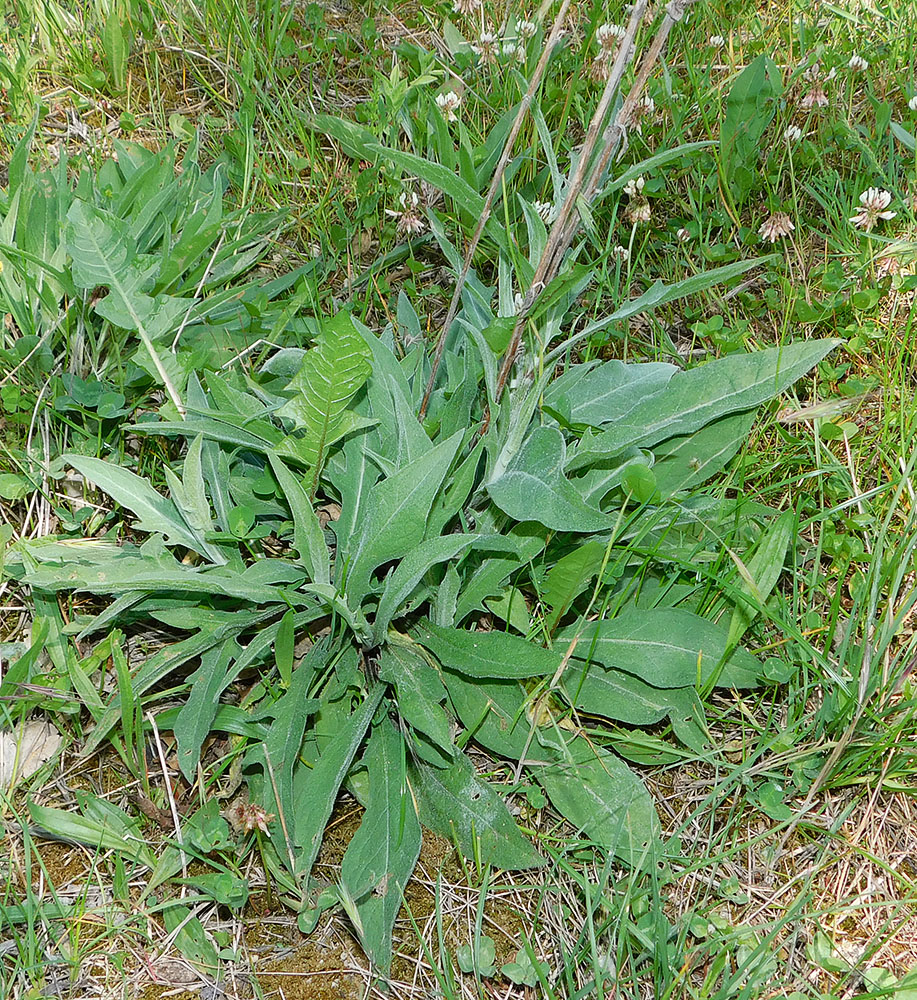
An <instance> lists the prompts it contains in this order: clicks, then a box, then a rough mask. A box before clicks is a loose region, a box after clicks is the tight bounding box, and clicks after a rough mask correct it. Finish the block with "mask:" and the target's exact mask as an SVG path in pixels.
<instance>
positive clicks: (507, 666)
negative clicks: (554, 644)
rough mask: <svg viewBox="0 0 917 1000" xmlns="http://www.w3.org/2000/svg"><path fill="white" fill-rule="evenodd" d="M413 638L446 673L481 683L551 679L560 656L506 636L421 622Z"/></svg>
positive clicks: (554, 652) (514, 637)
mask: <svg viewBox="0 0 917 1000" xmlns="http://www.w3.org/2000/svg"><path fill="white" fill-rule="evenodd" d="M413 634H414V636H415V637H416V639H417V641H418V642H421V643H422V644H423V645H424V646H426V648H427V649H429V650H430V652H431V653H433V655H434V656H435V657H436V658H437V659H438V660H439V662H440V663H441V664H442V665H443V667H444V668H445V669H447V670H457V671H459V672H460V673H463V674H466V675H467V676H469V677H476V678H479V679H481V680H485V681H486V680H496V679H498V678H513V677H515V678H526V677H543V676H546V675H548V676H553V674H554V672H555V671H556V670H557V668H558V666H560V660H561V654H560V653H558V652H556V651H552V650H550V649H543V648H542V647H541V646H536V645H535V643H533V642H529V641H528V640H527V639H522V638H520V637H519V636H515V635H509V634H508V633H507V632H467V631H465V629H459V628H442V627H441V626H439V625H434V624H433V623H432V622H430V621H424V622H421V623H420V624H419V625H417V626H416V627H415V628H414V629H413Z"/></svg>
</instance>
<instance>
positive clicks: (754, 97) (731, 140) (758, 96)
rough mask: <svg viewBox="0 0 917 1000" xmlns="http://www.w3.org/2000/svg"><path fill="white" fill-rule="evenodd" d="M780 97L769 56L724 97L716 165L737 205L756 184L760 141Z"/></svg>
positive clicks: (757, 61)
mask: <svg viewBox="0 0 917 1000" xmlns="http://www.w3.org/2000/svg"><path fill="white" fill-rule="evenodd" d="M782 93H783V81H782V80H781V78H780V69H779V67H778V66H777V64H776V63H775V62H774V61H773V59H771V58H770V57H769V56H766V55H760V56H758V58H757V59H754V60H752V61H751V62H750V63H749V64H748V65H747V66H746V67H745V69H743V70H742V72H741V73H740V74H739V75H738V77H737V78H736V80H735V82H734V83H733V85H732V87H731V89H730V91H729V93H728V94H727V95H726V117H725V119H724V121H723V125H722V128H721V129H720V164H721V167H722V171H723V177H724V178H726V179H727V181H728V183H729V185H730V187H731V189H732V196H733V198H735V200H736V202H737V203H738V204H740V205H741V204H742V202H743V201H744V200H745V198H746V197H747V196H748V194H749V192H750V191H751V190H752V189H753V188H754V186H755V184H756V182H757V180H758V177H757V165H758V157H759V156H760V155H761V138H762V136H763V135H764V133H765V131H766V130H767V127H768V125H770V123H771V121H772V119H773V117H774V115H775V114H776V112H777V99H778V98H779V97H780V95H781V94H782Z"/></svg>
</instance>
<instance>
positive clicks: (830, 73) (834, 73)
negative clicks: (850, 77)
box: [825, 66, 837, 83]
mask: <svg viewBox="0 0 917 1000" xmlns="http://www.w3.org/2000/svg"><path fill="white" fill-rule="evenodd" d="M836 76H837V66H832V67H831V69H829V70H828V75H827V76H826V77H825V83H830V82H831V81H832V80H833V79H834V78H835V77H836Z"/></svg>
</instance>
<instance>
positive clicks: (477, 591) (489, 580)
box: [455, 522, 546, 624]
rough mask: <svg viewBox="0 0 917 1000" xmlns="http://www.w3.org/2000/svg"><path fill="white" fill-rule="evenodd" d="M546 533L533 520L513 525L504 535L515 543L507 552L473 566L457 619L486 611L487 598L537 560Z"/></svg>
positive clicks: (459, 600) (495, 593)
mask: <svg viewBox="0 0 917 1000" xmlns="http://www.w3.org/2000/svg"><path fill="white" fill-rule="evenodd" d="M545 535H546V532H545V531H544V529H543V528H542V527H541V525H536V524H534V523H533V522H528V523H523V524H517V525H514V526H513V527H512V528H510V530H509V531H507V532H506V533H505V534H504V536H503V537H504V539H505V540H506V541H507V542H510V543H511V544H512V549H510V550H508V551H507V552H505V553H500V554H497V555H493V556H488V558H486V559H484V561H483V562H482V563H481V564H480V566H470V567H469V572H468V573H467V576H466V579H465V581H464V582H463V585H462V587H461V590H460V591H459V594H458V600H457V602H456V608H455V622H456V623H457V624H461V623H462V621H463V619H465V618H466V617H467V616H468V615H469V614H471V612H472V611H482V610H484V601H485V600H486V599H487V598H488V597H496V596H497V595H498V594H500V593H501V592H502V591H503V588H504V585H505V584H506V581H507V579H508V578H509V576H510V574H512V573H513V572H515V571H516V570H518V569H519V568H520V567H521V566H524V565H525V564H526V563H528V562H530V561H531V560H532V559H534V558H535V557H536V556H537V555H538V553H539V552H541V550H542V549H543V548H544V546H545Z"/></svg>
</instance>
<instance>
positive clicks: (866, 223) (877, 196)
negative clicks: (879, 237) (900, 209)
mask: <svg viewBox="0 0 917 1000" xmlns="http://www.w3.org/2000/svg"><path fill="white" fill-rule="evenodd" d="M891 201H892V196H891V192H890V191H884V190H883V189H882V188H867V189H866V190H865V191H864V192H863V193H862V194H861V195H860V207H859V208H858V209H857V210H856V214H855V215H851V216H850V221H851V222H852V223H853V224H854V226H856V228H857V229H865V230H866V232H867V233H868V232H870V231H871V230H872V228H873V227H874V226H875V224H876V223H877V222H878V221H879V220H880V219H886V220H888V219H894V217H895V216H896V215H897V214H898V213H897V212H890V211H888V206H889V205H890V204H891Z"/></svg>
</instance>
